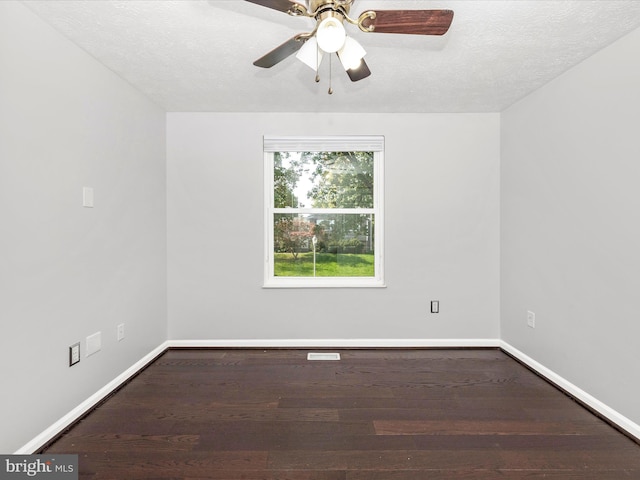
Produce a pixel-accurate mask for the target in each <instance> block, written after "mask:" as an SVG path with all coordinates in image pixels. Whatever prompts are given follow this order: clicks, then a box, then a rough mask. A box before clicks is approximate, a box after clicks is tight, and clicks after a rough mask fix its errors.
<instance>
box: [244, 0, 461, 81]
mask: <svg viewBox="0 0 640 480" xmlns="http://www.w3.org/2000/svg"><path fill="white" fill-rule="evenodd" d="M246 1H247V2H251V3H255V4H257V5H261V6H263V7H267V8H271V9H274V10H278V11H281V12H283V13H287V14H289V15H291V16H295V17H298V16H304V17H308V18H312V19H315V21H316V27H315V28H314V29H313V31H311V32H309V33H300V34H298V35H296V36H295V37H293V38H291V39H289V40H288V41H286V42H285V43H283V44H282V45H280V46H279V47H276V48H275V49H274V50H272V51H271V52H269V53H267V54H266V55H264V56H263V57H261V58H259V59H258V60H256V61H255V62H253V64H254V65H256V66H258V67H262V68H271V67H273V66H274V65H276V64H278V63H280V62H281V61H282V60H284V59H285V58H287V57H289V56H290V55H292V54H293V53H296V52H297V54H296V57H297V58H298V59H299V60H300V61H301V62H303V63H304V64H305V65H307V66H309V67H310V68H312V69H313V70H315V71H316V72H317V71H318V68H319V66H320V62H321V61H322V57H323V54H324V53H328V54H329V55H331V54H332V53H335V54H337V56H338V58H339V59H340V62H341V64H342V66H343V68H344V69H345V71H346V72H347V75H349V78H350V79H351V81H353V82H357V81H359V80H362V79H363V78H366V77H368V76H369V75H371V71H370V70H369V67H368V65H367V64H366V63H365V61H364V56H365V55H366V51H365V50H364V48H363V47H362V46H361V45H360V44H359V43H358V42H357V41H356V40H355V39H354V38H352V37H349V36H348V35H347V32H346V30H345V27H344V22H345V21H347V23H350V24H352V25H357V26H358V28H359V29H360V30H361V31H363V32H366V33H401V34H409V35H444V34H445V33H447V31H448V30H449V27H450V26H451V22H452V21H453V11H451V10H367V11H365V12H363V13H361V14H360V15H359V16H358V18H357V19H353V18H351V17H349V11H350V9H351V6H352V5H353V2H354V1H355V0H306V5H302V4H301V3H298V2H295V1H293V0H246ZM330 66H331V63H330ZM329 71H331V69H330V70H329ZM318 81H319V77H318V76H317V75H316V82H318ZM329 83H331V78H329ZM332 92H333V89H332V88H331V87H329V93H332Z"/></svg>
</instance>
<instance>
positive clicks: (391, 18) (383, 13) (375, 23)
mask: <svg viewBox="0 0 640 480" xmlns="http://www.w3.org/2000/svg"><path fill="white" fill-rule="evenodd" d="M372 11H373V12H374V13H375V18H374V19H371V18H369V17H367V18H364V20H363V21H362V26H363V27H364V28H365V29H368V30H370V31H372V32H377V33H406V34H411V35H444V34H445V33H447V30H449V26H451V22H452V21H453V11H451V10H372ZM367 14H368V12H365V13H363V14H362V15H361V16H360V17H361V18H362V17H366V16H367Z"/></svg>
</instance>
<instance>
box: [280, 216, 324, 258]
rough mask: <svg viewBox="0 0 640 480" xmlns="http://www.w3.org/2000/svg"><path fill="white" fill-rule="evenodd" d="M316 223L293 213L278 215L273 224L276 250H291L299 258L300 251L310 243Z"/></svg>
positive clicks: (294, 256)
mask: <svg viewBox="0 0 640 480" xmlns="http://www.w3.org/2000/svg"><path fill="white" fill-rule="evenodd" d="M314 227H315V225H314V224H313V223H311V222H309V221H307V220H305V219H303V218H299V217H294V216H292V215H288V214H284V215H276V220H275V223H274V225H273V236H274V245H275V250H276V252H289V253H291V254H292V255H293V258H294V259H296V260H297V259H298V254H299V253H300V251H301V250H302V249H303V248H304V247H307V246H308V245H309V241H310V240H311V239H312V238H313V235H314Z"/></svg>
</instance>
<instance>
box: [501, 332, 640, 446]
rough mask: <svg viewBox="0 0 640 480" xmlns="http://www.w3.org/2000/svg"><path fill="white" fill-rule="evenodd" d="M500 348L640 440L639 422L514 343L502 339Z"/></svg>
mask: <svg viewBox="0 0 640 480" xmlns="http://www.w3.org/2000/svg"><path fill="white" fill-rule="evenodd" d="M500 348H501V349H502V350H503V351H505V352H507V353H508V354H510V355H512V356H513V357H515V358H517V359H518V360H520V361H521V362H522V363H524V364H525V365H527V366H528V367H529V368H531V369H532V370H534V371H536V372H537V373H539V374H540V375H542V376H543V377H544V378H546V379H547V380H549V381H550V382H552V383H555V384H556V385H557V386H558V387H560V388H561V389H563V390H564V391H566V392H567V393H568V394H569V395H571V396H573V397H574V398H576V399H577V400H579V401H580V402H582V403H584V404H585V405H587V406H588V407H590V408H592V409H593V410H594V411H595V412H597V413H598V414H599V415H601V416H602V417H604V418H606V419H607V420H608V421H610V422H611V423H613V424H615V425H617V426H618V427H619V428H621V429H622V430H624V431H625V432H627V433H628V434H629V435H631V436H633V437H635V438H636V439H637V440H640V425H638V424H637V423H635V422H633V421H632V420H630V419H629V418H627V417H625V416H624V415H622V414H621V413H619V412H617V411H616V410H614V409H613V408H611V407H609V406H608V405H606V404H604V403H603V402H601V401H600V400H598V399H597V398H595V397H593V396H592V395H590V394H588V393H587V392H585V391H584V390H582V389H581V388H579V387H577V386H576V385H574V384H573V383H571V382H570V381H568V380H567V379H565V378H564V377H561V376H560V375H558V374H557V373H555V372H554V371H553V370H550V369H549V368H547V367H545V366H544V365H542V364H541V363H539V362H537V361H536V360H534V359H533V358H531V357H529V356H528V355H526V354H525V353H523V352H521V351H520V350H518V349H517V348H515V347H513V346H512V345H510V344H508V343H507V342H505V341H502V340H501V341H500Z"/></svg>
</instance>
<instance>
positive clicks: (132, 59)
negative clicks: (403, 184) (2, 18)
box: [24, 0, 640, 112]
mask: <svg viewBox="0 0 640 480" xmlns="http://www.w3.org/2000/svg"><path fill="white" fill-rule="evenodd" d="M24 3H25V4H26V5H27V6H28V7H29V8H30V9H31V10H33V11H34V12H35V13H37V14H38V15H39V16H40V17H41V18H43V19H44V20H45V21H46V22H48V23H49V24H51V25H53V26H54V27H55V28H56V29H57V30H59V31H60V32H62V33H63V34H64V35H65V36H67V37H68V38H70V39H71V40H72V41H73V42H74V43H76V44H77V45H78V46H80V47H81V48H83V49H84V50H86V51H87V52H89V53H90V54H91V55H92V56H93V57H95V58H96V59H98V60H99V61H100V62H102V63H103V64H104V65H106V66H107V67H108V68H110V69H111V70H113V71H114V72H116V73H117V74H118V75H120V76H121V77H122V78H124V79H125V80H127V81H128V82H129V83H131V84H132V85H134V86H135V87H136V88H137V89H139V90H140V91H142V92H144V93H145V94H146V95H147V96H149V97H150V98H151V99H153V100H154V101H155V102H156V103H157V104H159V105H161V106H162V107H164V108H165V109H166V110H167V111H192V112H195V111H218V112H230V111H237V112H263V111H273V112H296V111H300V112H325V111H330V112H497V111H501V110H503V109H504V108H506V107H507V106H509V105H511V104H512V103H513V102H515V101H517V100H518V99H520V98H522V97H523V96H525V95H527V94H528V93H529V92H531V91H533V90H535V89H537V88H538V87H540V86H542V85H543V84H545V83H547V82H548V81H550V80H552V79H553V78H554V77H556V76H558V75H559V74H561V73H562V72H564V71H565V70H567V69H568V68H570V67H571V66H573V65H575V64H577V63H579V62H580V61H581V60H583V59H585V58H586V57H588V56H590V55H592V54H593V53H594V52H596V51H598V50H599V49H601V48H603V47H605V46H606V45H609V44H610V43H612V42H613V41H615V40H616V39H618V38H619V37H621V36H623V35H624V34H625V33H628V32H630V31H631V30H633V29H635V28H638V27H640V1H638V0H627V1H615V0H598V1H589V0H546V1H543V0H534V1H529V0H491V1H486V0H439V1H436V0H355V2H354V5H353V7H352V10H351V13H352V16H357V14H359V13H360V12H362V11H364V10H367V9H440V8H447V9H451V10H454V12H455V17H454V20H453V24H452V26H451V29H450V30H449V32H448V33H447V34H446V35H444V36H442V37H425V36H417V35H415V36H412V35H392V34H366V33H363V32H360V31H359V30H358V29H357V27H354V26H350V25H349V26H347V30H348V33H349V35H352V36H353V37H355V38H356V39H357V40H358V41H359V42H360V43H361V44H362V45H363V46H364V48H365V49H366V50H367V56H366V61H367V64H368V65H369V67H370V69H371V71H372V72H373V73H372V75H371V76H370V77H368V78H366V79H364V80H361V81H359V82H357V83H352V82H351V81H350V80H349V79H348V77H347V76H346V74H345V73H344V71H343V70H341V67H340V65H339V62H338V61H337V60H335V59H334V62H333V67H334V68H333V75H332V77H333V78H332V82H333V89H334V94H333V95H328V94H327V89H328V82H329V72H328V63H327V62H326V59H325V61H323V64H322V66H321V76H322V79H321V82H320V83H315V81H314V77H315V73H314V72H313V71H312V70H311V69H309V68H308V67H307V66H305V65H303V64H302V63H301V62H299V61H298V60H297V59H296V58H295V56H291V57H289V58H288V59H287V60H285V61H283V62H282V63H280V64H278V65H276V66H275V67H273V68H271V69H260V68H258V67H254V66H253V65H252V62H253V61H254V60H255V59H257V58H259V57H261V56H262V55H263V54H265V53H267V52H268V51H270V50H272V49H273V48H275V47H276V46H278V45H280V44H281V43H283V42H284V41H285V40H288V39H289V38H291V37H292V36H293V35H295V34H297V33H300V32H305V31H309V30H311V29H312V28H313V22H312V20H310V19H306V18H294V17H289V16H288V15H286V14H283V13H281V12H278V11H275V10H271V9H267V8H264V7H260V6H258V5H255V4H252V3H249V2H245V1H244V0H174V1H169V0H145V1H142V0H121V1H116V0H108V1H103V0H26V1H25V2H24ZM629 60H630V61H631V59H629ZM634 61H637V59H634Z"/></svg>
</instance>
